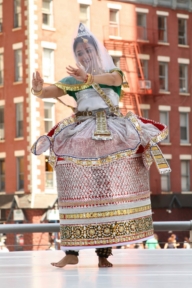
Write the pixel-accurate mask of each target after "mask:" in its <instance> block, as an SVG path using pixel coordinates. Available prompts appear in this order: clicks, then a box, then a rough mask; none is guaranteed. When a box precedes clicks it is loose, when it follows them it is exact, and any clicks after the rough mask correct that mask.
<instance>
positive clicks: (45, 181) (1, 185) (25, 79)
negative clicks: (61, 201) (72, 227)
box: [0, 0, 192, 249]
mask: <svg viewBox="0 0 192 288" xmlns="http://www.w3.org/2000/svg"><path fill="white" fill-rule="evenodd" d="M191 10H192V4H191V1H189V0H185V1H183V0H182V1H181V0H177V1H176V0H175V1H171V0H170V1H169V0H167V1H163V0H159V1H158V0H146V1H144V0H143V1H137V0H136V1H134V2H133V1H125V0H124V1H106V0H70V1H68V0H54V1H52V0H42V1H38V0H10V1H5V0H4V1H3V0H0V221H1V223H3V222H7V223H10V222H16V223H23V222H26V221H27V222H29V223H39V222H41V221H57V219H58V214H57V204H56V203H57V194H56V184H55V175H54V173H53V171H52V170H51V167H50V166H49V164H48V162H47V160H48V154H45V155H41V156H40V157H35V156H33V155H32V154H31V153H30V147H31V145H32V144H33V143H34V141H35V140H36V139H37V137H38V136H40V135H42V134H44V133H46V132H47V131H48V130H49V129H50V127H52V126H53V125H54V124H55V123H57V122H58V121H60V120H61V119H63V118H64V117H67V116H69V115H70V114H71V110H70V109H69V108H66V107H65V106H63V105H61V104H60V103H58V102H56V101H55V100H50V99H44V100H43V101H41V100H39V99H37V98H36V97H34V96H33V95H31V93H30V89H31V79H32V73H33V72H34V71H35V70H38V71H40V73H41V75H43V78H44V81H45V85H48V84H51V83H54V82H55V81H58V80H59V79H61V78H63V77H65V76H67V74H66V69H65V67H66V66H67V65H68V64H73V65H74V60H73V55H72V49H71V44H72V36H73V35H74V31H75V29H76V28H77V26H78V23H79V21H81V22H83V23H85V24H86V25H87V26H88V27H89V28H90V29H91V31H92V32H93V33H94V34H95V35H96V36H97V37H98V38H99V40H100V41H102V42H103V43H104V44H105V46H106V48H107V49H108V51H109V53H110V54H111V56H112V57H113V59H114V62H115V63H116V65H117V66H119V67H121V69H122V70H123V71H124V73H125V77H126V79H127V81H128V82H129V88H125V89H124V96H123V97H122V99H121V103H120V105H121V108H122V112H123V113H124V114H125V113H126V112H127V111H128V110H133V111H135V112H136V113H137V114H141V115H143V116H144V117H146V118H147V117H149V118H151V119H154V120H156V121H161V122H164V123H166V124H167V125H168V126H169V129H170V134H169V137H168V138H167V139H166V140H164V142H163V143H162V144H161V145H160V147H161V149H162V151H163V153H164V154H165V157H166V158H167V160H168V161H169V162H170V165H171V167H172V170H173V171H172V173H171V174H170V175H169V174H168V175H164V176H160V175H159V174H158V172H157V170H156V168H155V167H154V164H153V166H152V169H151V171H150V185H151V192H152V206H153V212H154V215H153V216H154V217H153V218H154V220H156V221H160V220H161V221H164V220H190V219H191V214H192V209H191V206H192V204H191V203H192V201H191V200H192V196H191V195H192V192H191V191H192V187H191V185H192V184H191V182H192V181H191V176H192V173H191V171H192V167H191V158H192V153H191V142H192V138H191V137H192V135H191V126H190V123H191V98H190V97H191V92H192V91H191V89H192V87H191V80H190V79H191V62H192V50H191V46H190V45H191V43H190V41H191V39H190V29H191V27H192V17H191ZM63 101H65V102H66V103H68V104H70V105H74V106H75V103H74V101H73V100H72V99H71V98H70V97H68V96H65V97H63ZM7 237H8V239H7V244H10V245H13V246H10V247H12V248H11V249H32V247H33V249H46V246H47V245H48V235H47V234H46V233H45V234H44V235H43V234H33V235H30V234H25V235H24V240H23V237H22V235H8V236H7ZM23 241H24V244H25V245H26V244H28V245H31V246H30V247H29V246H24V248H23V246H22V245H23ZM34 245H36V246H34ZM41 245H45V246H41Z"/></svg>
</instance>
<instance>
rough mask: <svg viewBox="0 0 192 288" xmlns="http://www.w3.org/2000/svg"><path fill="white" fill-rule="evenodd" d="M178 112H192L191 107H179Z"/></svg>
mask: <svg viewBox="0 0 192 288" xmlns="http://www.w3.org/2000/svg"><path fill="white" fill-rule="evenodd" d="M178 111H179V112H185V113H188V112H191V107H181V106H180V107H178Z"/></svg>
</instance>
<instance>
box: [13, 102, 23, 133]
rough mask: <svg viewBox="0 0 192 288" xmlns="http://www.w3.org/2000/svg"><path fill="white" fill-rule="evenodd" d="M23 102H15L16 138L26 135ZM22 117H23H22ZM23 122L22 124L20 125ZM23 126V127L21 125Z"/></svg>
mask: <svg viewBox="0 0 192 288" xmlns="http://www.w3.org/2000/svg"><path fill="white" fill-rule="evenodd" d="M23 108H24V107H23V102H18V103H15V115H16V117H15V118H16V121H15V122H16V123H15V124H16V127H15V128H16V133H15V134H16V135H15V137H16V138H22V137H23V136H24V127H23V125H24V121H23V120H24V115H23V114H24V111H23ZM20 118H21V119H20ZM20 123H22V125H20ZM20 126H21V127H20Z"/></svg>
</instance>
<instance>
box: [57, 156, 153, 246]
mask: <svg viewBox="0 0 192 288" xmlns="http://www.w3.org/2000/svg"><path fill="white" fill-rule="evenodd" d="M56 175H57V187H58V197H59V198H58V199H59V211H60V225H61V228H60V232H61V249H63V250H66V249H72V250H73V249H74V250H75V249H83V248H93V247H108V246H117V245H125V244H128V243H131V242H137V241H141V240H144V239H147V238H148V237H150V236H152V235H153V227H152V217H151V204H150V191H149V180H148V171H147V169H146V168H145V167H144V164H143V160H142V157H141V155H139V154H135V155H134V156H131V157H125V158H122V159H119V160H115V161H109V162H108V163H106V164H102V165H96V164H94V166H93V165H90V163H87V165H86V163H84V165H78V164H76V163H72V162H67V161H58V162H57V166H56Z"/></svg>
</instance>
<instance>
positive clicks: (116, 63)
mask: <svg viewBox="0 0 192 288" xmlns="http://www.w3.org/2000/svg"><path fill="white" fill-rule="evenodd" d="M112 59H113V63H114V65H115V66H116V67H117V68H119V69H120V57H116V56H112Z"/></svg>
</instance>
